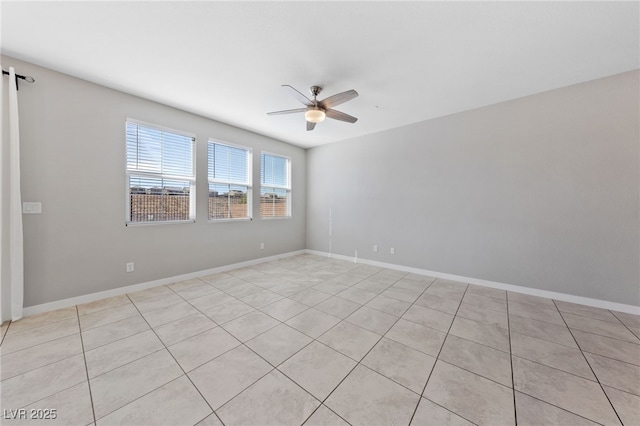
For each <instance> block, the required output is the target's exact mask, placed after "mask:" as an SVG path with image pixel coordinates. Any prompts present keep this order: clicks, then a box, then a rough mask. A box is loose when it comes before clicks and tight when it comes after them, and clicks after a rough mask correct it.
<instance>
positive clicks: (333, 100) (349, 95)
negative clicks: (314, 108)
mask: <svg viewBox="0 0 640 426" xmlns="http://www.w3.org/2000/svg"><path fill="white" fill-rule="evenodd" d="M356 97H358V92H356V91H355V90H347V91H346V92H342V93H338V94H337V95H333V96H329V97H328V98H327V99H325V100H323V101H320V106H322V107H323V108H325V109H327V108H333V107H334V106H337V105H340V104H343V103H345V102H347V101H350V100H351V99H353V98H356Z"/></svg>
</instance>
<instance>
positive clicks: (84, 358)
mask: <svg viewBox="0 0 640 426" xmlns="http://www.w3.org/2000/svg"><path fill="white" fill-rule="evenodd" d="M75 308H76V317H77V318H78V334H79V335H80V345H81V346H82V359H83V360H84V372H85V374H86V375H87V387H88V388H89V402H90V403H91V414H92V415H93V424H94V425H95V424H96V421H97V420H98V419H96V409H95V406H94V404H93V392H91V380H89V366H88V365H87V354H86V352H85V350H84V340H83V338H82V325H81V324H80V314H79V313H78V305H76V306H75Z"/></svg>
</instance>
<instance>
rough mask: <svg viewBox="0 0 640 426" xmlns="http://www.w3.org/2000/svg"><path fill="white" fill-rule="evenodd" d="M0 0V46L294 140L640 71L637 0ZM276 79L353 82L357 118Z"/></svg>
mask: <svg viewBox="0 0 640 426" xmlns="http://www.w3.org/2000/svg"><path fill="white" fill-rule="evenodd" d="M0 7H1V10H0V12H1V15H2V17H1V19H2V39H1V49H2V53H3V54H6V55H9V56H12V57H15V58H18V59H22V60H26V61H29V62H32V63H35V64H38V65H42V66H45V67H48V68H51V69H54V70H57V71H61V72H64V73H67V74H71V75H74V76H76V77H79V78H83V79H86V80H89V81H93V82H96V83H98V84H102V85H105V86H108V87H112V88H115V89H118V90H122V91H124V92H128V93H132V94H135V95H138V96H141V97H144V98H147V99H151V100H154V101H157V102H161V103H164V104H167V105H171V106H175V107H177V108H180V109H183V110H187V111H190V112H194V113H197V114H200V115H203V116H205V117H210V118H213V119H215V120H219V121H222V122H226V123H230V124H232V125H235V126H238V127H241V128H244V129H248V130H252V131H254V132H257V133H261V134H264V135H268V136H271V137H274V138H276V139H280V140H283V141H286V142H290V143H293V144H296V145H299V146H302V147H311V146H317V145H321V144H325V143H330V142H336V141H340V140H344V139H348V138H352V137H356V136H360V135H364V134H369V133H374V132H378V131H382V130H385V129H389V128H393V127H398V126H402V125H406V124H410V123H413V122H417V121H422V120H426V119H430V118H434V117H438V116H443V115H447V114H452V113H455V112H460V111H464V110H469V109H472V108H477V107H480V106H483V105H489V104H493V103H497V102H501V101H505V100H509V99H514V98H518V97H522V96H526V95H530V94H534V93H539V92H542V91H546V90H550V89H554V88H558V87H563V86H567V85H571V84H575V83H579V82H582V81H588V80H592V79H596V78H599V77H604V76H608V75H613V74H617V73H621V72H624V71H629V70H632V69H637V68H640V54H639V39H640V31H639V27H640V11H639V3H638V2H635V1H634V2H624V3H617V2H588V3H582V2H527V3H524V2H393V1H388V2H366V3H365V2H325V1H313V2H306V1H305V2H238V1H235V2H182V1H174V2H8V1H2V3H1V6H0ZM34 77H35V78H36V79H37V78H38V76H37V75H36V76H34ZM36 84H37V82H36ZM282 84H290V85H292V86H294V87H296V88H298V90H300V91H302V92H304V93H305V94H306V93H308V87H309V86H311V85H313V84H317V85H321V86H323V87H324V91H323V93H322V94H321V96H320V97H319V98H321V99H322V98H324V97H326V96H330V95H332V94H335V93H338V92H342V91H344V90H348V89H355V90H357V91H358V92H359V93H360V96H359V97H358V98H356V99H354V100H352V101H350V102H349V103H346V104H343V105H341V106H339V107H337V109H338V110H341V111H344V112H346V113H348V114H351V115H355V116H356V117H358V118H359V121H358V122H357V123H355V124H348V123H343V122H338V121H333V120H326V121H325V122H323V123H320V124H318V125H317V126H316V129H315V130H314V131H312V132H307V131H306V130H305V122H304V116H303V115H302V114H296V115H287V116H267V115H266V112H268V111H274V110H280V109H291V108H299V107H301V104H299V103H298V102H297V101H296V100H295V99H294V98H292V97H290V96H289V95H288V94H287V93H286V92H285V91H284V90H283V89H281V88H280V85H282Z"/></svg>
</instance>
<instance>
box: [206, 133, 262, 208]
mask: <svg viewBox="0 0 640 426" xmlns="http://www.w3.org/2000/svg"><path fill="white" fill-rule="evenodd" d="M208 157H209V220H219V219H251V150H250V149H248V148H243V147H239V146H232V145H228V144H223V143H220V142H216V141H209V147H208Z"/></svg>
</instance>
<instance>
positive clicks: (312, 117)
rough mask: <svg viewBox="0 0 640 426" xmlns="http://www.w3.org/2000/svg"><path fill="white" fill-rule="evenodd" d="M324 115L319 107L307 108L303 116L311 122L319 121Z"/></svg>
mask: <svg viewBox="0 0 640 426" xmlns="http://www.w3.org/2000/svg"><path fill="white" fill-rule="evenodd" d="M326 116H327V114H325V113H324V111H323V110H321V109H320V108H314V109H308V110H307V111H306V112H305V113H304V118H306V119H307V121H310V122H312V123H320V122H321V121H324V118H325V117H326Z"/></svg>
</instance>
